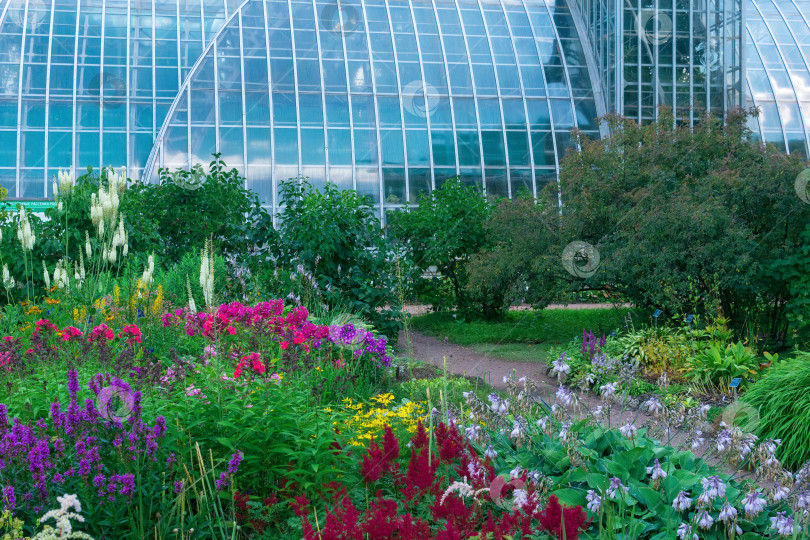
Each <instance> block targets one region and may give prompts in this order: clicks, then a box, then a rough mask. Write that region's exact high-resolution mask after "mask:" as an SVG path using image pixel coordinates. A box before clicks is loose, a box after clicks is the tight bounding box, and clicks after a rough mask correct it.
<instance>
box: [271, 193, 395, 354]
mask: <svg viewBox="0 0 810 540" xmlns="http://www.w3.org/2000/svg"><path fill="white" fill-rule="evenodd" d="M281 203H282V204H283V205H284V207H283V208H284V209H283V210H282V211H281V213H280V215H279V222H280V224H279V228H278V234H279V241H278V244H277V246H276V247H275V253H274V256H275V258H276V261H275V262H274V263H273V265H274V266H275V267H274V268H266V269H265V270H264V274H263V275H262V276H261V277H262V278H263V279H265V280H268V281H272V282H280V283H281V284H283V283H285V282H286V283H289V281H286V276H287V275H289V274H292V275H293V276H292V277H291V281H294V282H297V283H298V284H299V287H300V289H299V290H300V293H299V294H298V295H296V296H299V297H300V298H303V299H304V300H305V301H306V300H309V301H308V302H306V303H307V304H308V305H320V304H325V305H327V306H328V307H329V308H330V309H332V310H337V311H345V312H349V313H355V314H357V315H359V316H361V317H362V318H363V319H365V320H366V321H367V322H369V323H371V324H373V325H374V327H375V328H377V329H378V330H379V331H381V332H383V333H385V334H386V335H388V336H389V337H393V338H396V336H397V333H398V331H399V328H400V326H401V321H400V318H401V313H400V311H401V306H400V305H399V299H400V294H399V292H400V291H399V287H400V286H401V284H400V283H398V275H400V274H401V273H405V274H406V275H407V272H408V270H407V268H401V266H400V268H398V267H397V265H403V264H405V263H403V261H401V260H400V258H399V257H398V254H396V253H395V252H394V251H393V250H392V248H391V246H390V244H389V243H388V241H387V240H386V238H385V237H384V236H383V234H382V230H381V229H380V223H379V220H378V219H377V217H376V216H375V215H374V210H373V208H372V203H371V199H369V198H368V197H363V196H360V195H358V194H357V193H356V192H354V191H351V190H343V191H341V190H339V189H338V188H337V187H335V186H334V185H332V184H329V183H327V184H326V185H325V186H324V187H322V188H320V189H318V188H316V187H315V186H313V185H312V184H310V183H308V182H306V181H299V180H292V181H289V182H283V183H282V184H281ZM400 270H401V271H400ZM271 274H273V275H272V277H271ZM272 286H275V287H277V286H278V285H277V284H274V285H271V287H272Z"/></svg>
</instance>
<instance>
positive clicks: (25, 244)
mask: <svg viewBox="0 0 810 540" xmlns="http://www.w3.org/2000/svg"><path fill="white" fill-rule="evenodd" d="M19 216H20V224H19V225H18V226H17V240H19V241H20V245H21V246H22V248H23V251H31V250H32V249H34V242H36V239H37V238H36V235H35V234H34V232H33V231H32V230H31V223H30V222H29V221H28V214H26V212H25V207H23V206H21V207H20V212H19Z"/></svg>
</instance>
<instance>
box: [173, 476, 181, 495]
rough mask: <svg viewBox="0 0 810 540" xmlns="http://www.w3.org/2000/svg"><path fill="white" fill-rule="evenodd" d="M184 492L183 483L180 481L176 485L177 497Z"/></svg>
mask: <svg viewBox="0 0 810 540" xmlns="http://www.w3.org/2000/svg"><path fill="white" fill-rule="evenodd" d="M181 491H183V481H182V480H178V481H176V482H175V483H174V493H175V495H176V494H178V493H180V492H181Z"/></svg>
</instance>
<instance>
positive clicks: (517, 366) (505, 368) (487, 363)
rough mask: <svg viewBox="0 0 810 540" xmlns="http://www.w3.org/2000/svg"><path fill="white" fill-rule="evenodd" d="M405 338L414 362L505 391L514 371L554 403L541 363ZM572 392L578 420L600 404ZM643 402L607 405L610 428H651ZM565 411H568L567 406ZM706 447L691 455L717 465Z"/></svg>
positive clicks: (676, 436) (677, 439) (682, 438)
mask: <svg viewBox="0 0 810 540" xmlns="http://www.w3.org/2000/svg"><path fill="white" fill-rule="evenodd" d="M409 337H410V348H411V352H412V355H413V358H414V359H417V360H421V361H423V362H425V363H428V364H433V365H434V366H437V367H440V368H441V367H443V366H444V363H445V360H446V362H447V370H448V371H449V372H451V373H454V374H456V375H467V376H473V377H480V378H481V379H482V380H483V381H485V382H486V383H487V384H489V385H490V386H492V387H493V388H495V389H497V390H505V389H506V384H505V383H504V382H503V378H504V377H505V376H508V375H509V374H510V373H512V371H513V370H514V372H515V375H516V377H517V378H520V377H523V376H526V377H528V378H530V379H532V380H533V381H534V382H535V383H536V384H537V387H538V393H539V395H538V397H540V398H542V399H543V400H545V402H546V403H548V404H549V405H550V404H552V403H554V402H555V395H556V393H557V387H558V383H557V381H556V380H555V379H554V378H552V377H549V376H548V375H546V370H547V367H546V364H545V363H543V362H514V361H509V360H504V359H501V358H497V357H494V356H489V355H486V354H482V353H480V352H477V351H475V350H473V349H470V348H467V347H463V346H461V345H456V344H454V343H450V342H449V341H447V340H440V339H437V338H434V337H431V336H427V335H425V334H422V333H419V332H415V331H410V335H409ZM399 342H400V343H401V344H402V345H403V346H404V347H407V346H408V340H406V339H405V334H404V332H401V333H400V341H399ZM574 393H575V395H576V397H577V399H578V400H579V402H580V404H581V405H582V407H581V408H580V410H579V412H578V416H579V417H584V416H586V415H588V410H590V411H593V410H594V409H596V408H597V407H599V406H600V405H604V403H603V401H602V399H601V398H600V397H599V396H597V395H595V394H593V393H591V392H580V391H578V390H574ZM645 400H646V397H644V396H641V397H640V398H639V399H636V398H632V399H630V400H628V401H629V405H630V406H629V408H627V409H625V410H624V411H622V410H621V407H620V406H619V405H614V406H611V408H610V425H611V426H614V427H618V426H620V425H623V424H624V423H625V422H626V421H627V420H630V421H631V422H632V423H633V425H635V426H636V427H637V428H642V427H647V426H652V425H653V424H654V423H655V419H654V418H653V417H652V415H650V414H648V413H647V412H646V410H645V409H644V408H643V407H640V404H641V403H642V402H643V401H645ZM568 409H569V411H571V408H570V407H569V408H568ZM699 428H700V429H701V431H703V434H704V436H705V437H706V439H707V441H709V440H711V436H712V435H713V433H714V431H715V426H714V425H712V424H709V423H708V422H703V423H702V424H701V425H700V426H699ZM690 435H691V432H686V431H682V430H673V431H672V432H671V433H670V434H669V435H668V436H667V437H666V439H668V440H662V442H663V444H665V445H667V446H673V447H676V448H683V447H684V446H686V443H687V440H688V438H689V437H690ZM656 438H660V437H656ZM708 448H709V445H708V444H704V445H703V446H702V447H700V448H699V449H698V450H697V451H694V453H695V455H696V456H697V457H702V458H704V459H706V460H707V461H708V462H709V463H711V464H714V465H718V464H719V463H718V460H717V459H716V458H715V457H714V456H708V455H706V451H707V450H708ZM719 465H720V466H721V468H722V469H724V470H725V471H726V472H728V473H734V472H735V470H734V469H732V468H729V467H728V466H727V465H725V464H722V463H720V464H719ZM736 476H737V477H738V478H739V477H747V478H751V479H753V476H754V475H753V474H751V473H748V472H737V473H736ZM759 483H760V485H763V486H770V485H771V484H772V482H763V481H762V480H761V479H760V481H759Z"/></svg>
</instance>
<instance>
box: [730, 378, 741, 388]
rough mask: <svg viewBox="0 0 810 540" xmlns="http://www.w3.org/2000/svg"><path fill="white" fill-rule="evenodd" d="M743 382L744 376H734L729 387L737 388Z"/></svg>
mask: <svg viewBox="0 0 810 540" xmlns="http://www.w3.org/2000/svg"><path fill="white" fill-rule="evenodd" d="M741 382H742V377H734V378H733V379H731V384H729V385H728V387H729V388H737V387H738V386H740V383H741Z"/></svg>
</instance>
